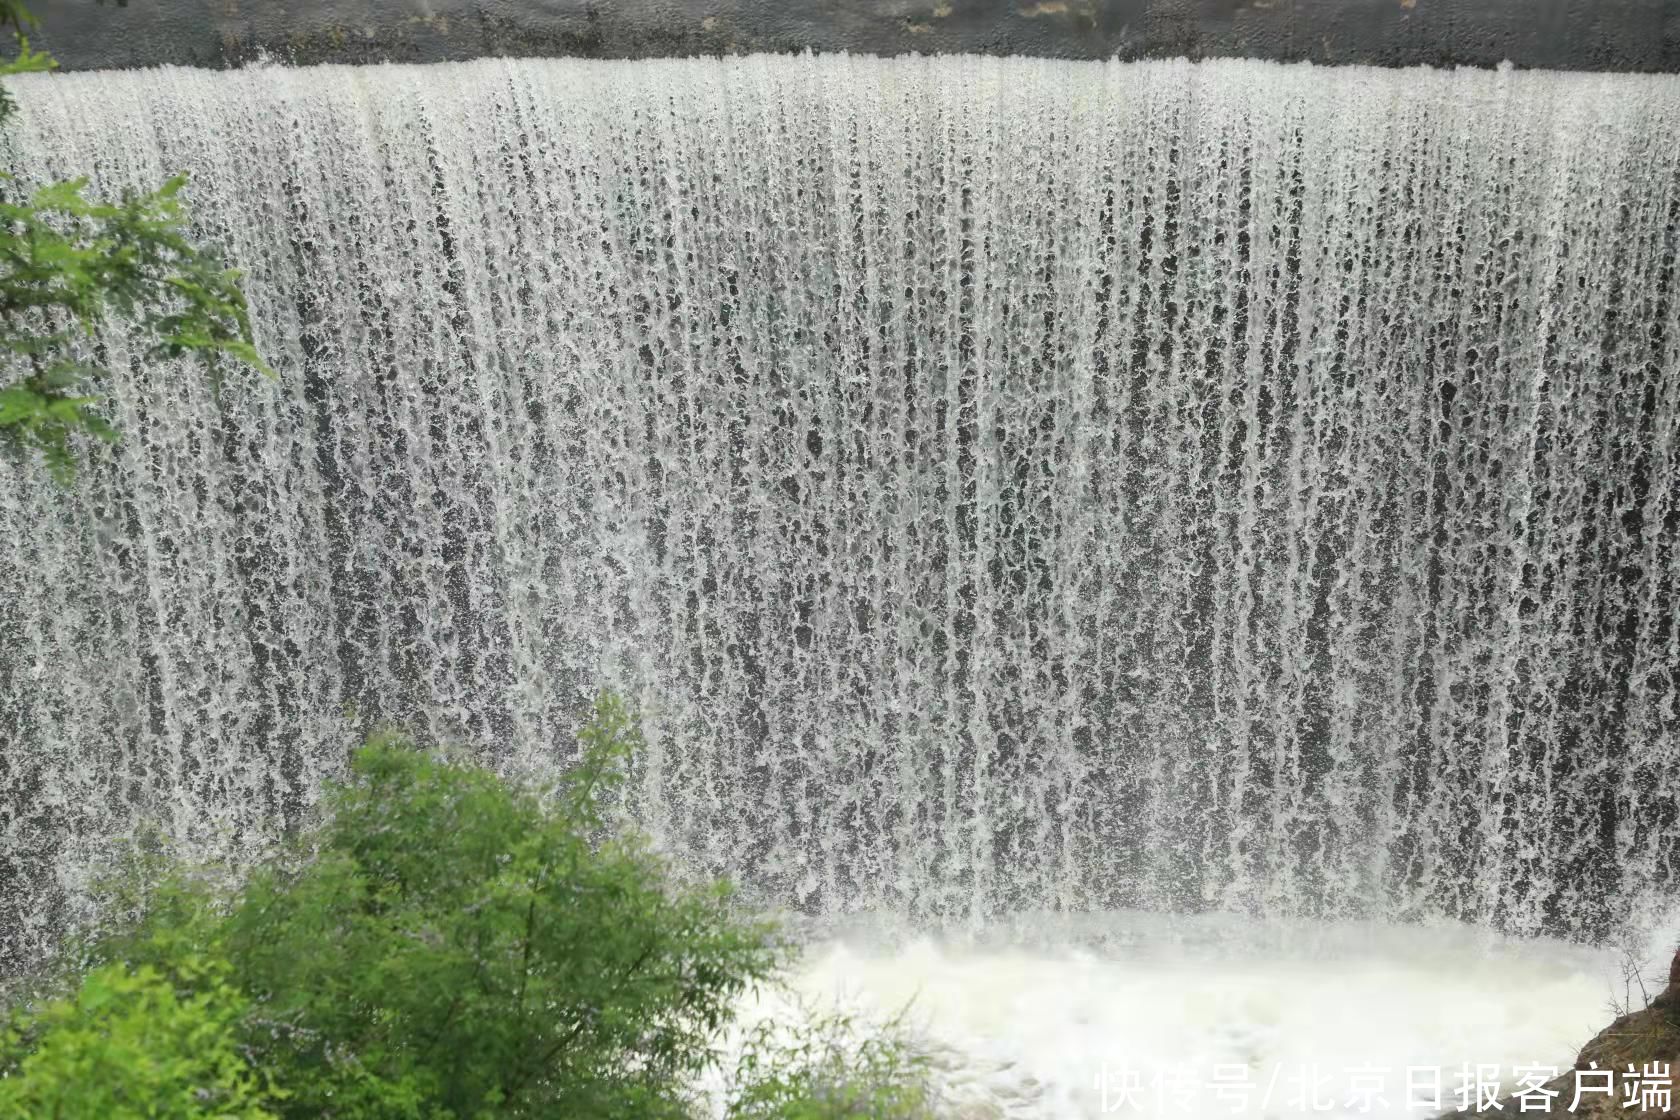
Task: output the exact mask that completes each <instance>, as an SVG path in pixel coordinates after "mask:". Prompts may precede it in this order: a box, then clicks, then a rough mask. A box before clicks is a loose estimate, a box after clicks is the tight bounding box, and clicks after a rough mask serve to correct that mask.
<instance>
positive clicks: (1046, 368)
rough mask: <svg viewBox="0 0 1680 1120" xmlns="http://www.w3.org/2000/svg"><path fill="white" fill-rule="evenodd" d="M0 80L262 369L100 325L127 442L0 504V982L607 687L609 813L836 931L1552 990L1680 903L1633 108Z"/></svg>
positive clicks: (1224, 66) (1386, 96)
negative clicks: (412, 757) (1228, 920)
mask: <svg viewBox="0 0 1680 1120" xmlns="http://www.w3.org/2000/svg"><path fill="white" fill-rule="evenodd" d="M16 90H17V95H18V98H19V101H20V102H21V106H22V112H21V116H20V120H19V123H18V125H17V126H16V128H15V129H13V130H12V131H11V133H10V134H9V135H8V136H7V137H6V138H5V139H4V143H5V144H6V145H8V152H7V155H6V159H7V161H8V162H9V163H10V165H11V166H12V167H13V168H14V169H15V170H16V171H17V172H18V173H19V174H21V175H23V176H25V177H26V178H30V179H40V180H44V179H48V178H51V177H59V176H66V175H71V174H79V173H87V174H89V175H90V176H91V177H92V179H93V180H94V182H95V184H96V186H97V187H99V188H101V189H103V190H106V191H115V190H117V189H120V188H122V187H124V186H135V187H141V186H153V185H156V184H157V183H158V182H160V181H161V180H162V179H163V178H164V177H165V176H166V175H168V174H169V173H172V172H175V171H180V170H185V171H188V172H190V173H191V176H192V180H191V186H190V188H189V193H190V195H191V201H192V207H193V212H194V215H195V218H196V220H197V222H198V224H199V226H200V228H201V231H202V232H203V233H204V235H206V236H207V237H210V238H213V239H215V240H216V241H218V242H219V243H220V244H222V245H223V246H224V247H225V250H226V252H227V255H228V256H229V258H230V259H231V260H232V261H233V262H234V263H235V264H237V265H238V266H239V267H240V268H241V269H243V270H244V271H245V273H246V277H247V281H246V282H247V288H248V291H249V294H250V300H251V311H252V320H253V322H254V324H255V327H256V330H257V334H258V341H259V343H260V346H261V348H262V350H263V351H264V353H265V354H266V355H267V356H268V357H269V359H270V361H271V362H272V364H273V365H274V366H275V368H276V370H277V371H278V374H279V376H278V378H277V379H276V380H274V381H272V382H269V381H263V380H261V379H258V378H256V377H250V378H241V377H236V378H234V379H232V380H230V381H229V382H228V383H227V384H226V385H224V386H223V388H222V391H221V393H220V395H219V396H218V395H216V394H214V393H212V391H211V388H210V386H209V385H208V384H207V383H206V382H205V379H204V378H203V377H202V376H201V375H199V374H197V373H194V372H193V371H191V370H188V369H185V368H177V367H174V366H171V365H170V364H169V363H159V362H155V361H149V360H142V358H143V355H142V354H141V353H140V352H139V351H138V350H136V349H134V348H133V346H131V344H130V341H129V340H128V339H127V338H126V337H123V336H121V335H120V334H112V335H109V336H104V337H102V338H101V339H100V340H98V345H99V346H100V347H102V348H103V352H104V357H105V358H106V359H107V360H108V361H109V362H110V363H111V364H112V365H114V366H115V367H116V368H117V369H118V370H119V376H118V377H117V378H116V382H115V384H114V385H113V386H112V387H111V406H110V407H111V411H112V413H113V418H114V419H115V420H116V422H117V423H118V425H119V426H120V427H121V429H122V430H123V432H124V433H125V439H124V441H123V443H122V444H121V446H120V447H118V448H116V449H115V450H114V452H112V453H109V454H106V455H100V456H95V458H96V460H98V462H97V463H96V464H95V465H93V466H91V467H90V468H89V469H87V470H86V471H84V473H83V475H82V477H81V478H80V480H79V481H78V483H77V484H76V487H75V488H74V490H73V491H70V492H64V491H62V490H60V489H58V488H56V487H55V486H54V484H53V483H52V482H51V481H50V480H49V479H48V478H47V477H46V475H45V472H44V471H43V470H41V469H39V468H38V467H35V466H30V465H16V464H6V466H5V470H6V478H5V485H4V486H0V744H3V749H0V844H3V847H0V894H3V897H0V940H3V944H4V946H5V947H6V950H7V951H9V952H19V953H21V952H23V951H25V950H26V949H28V948H29V947H30V946H32V945H34V944H36V943H37V942H38V941H40V940H41V939H42V938H44V937H45V936H47V935H48V933H49V932H50V928H49V927H51V926H52V925H53V924H54V923H56V922H57V921H59V920H60V918H61V916H62V914H63V913H64V909H63V908H64V907H65V906H69V905H71V903H70V902H64V901H62V900H65V899H71V900H73V899H74V897H75V896H76V892H77V890H78V889H79V883H80V879H79V876H81V875H83V874H84V873H85V872H86V869H87V868H88V867H90V866H92V865H93V863H94V861H95V857H96V855H97V852H98V851H99V849H100V845H101V844H102V843H104V842H105V841H106V840H107V838H109V837H111V836H113V835H120V834H123V833H126V832H128V831H131V830H132V829H133V828H134V827H136V825H137V822H147V823H150V824H152V825H155V826H157V827H161V828H162V829H163V830H164V831H166V832H168V833H169V834H171V835H173V836H175V837H177V838H180V839H182V840H184V841H186V842H188V843H190V844H194V845H199V846H201V847H203V848H204V849H205V850H216V851H237V852H245V853H250V852H254V851H257V850H260V848H261V846H262V844H263V843H264V842H265V838H268V837H271V836H272V835H273V833H274V831H275V828H276V826H277V824H278V823H279V822H283V821H289V820H296V819H298V817H299V815H300V814H301V813H302V812H303V811H304V810H305V809H306V808H307V806H308V805H309V804H310V802H311V801H312V799H313V797H314V794H315V791H316V789H317V788H318V786H319V783H320V781H321V779H322V778H324V777H328V776H331V775H332V774H334V773H336V772H337V771H338V770H339V768H340V767H341V766H342V765H343V762H344V760H345V756H346V752H347V750H348V749H349V747H350V746H351V745H352V744H353V743H354V742H355V741H356V740H357V737H358V735H360V734H361V733H363V732H365V730H366V729H367V728H369V727H370V726H372V725H374V724H377V723H381V722H396V723H400V724H403V725H405V726H407V727H410V728H413V729H414V730H415V731H416V732H417V733H418V734H420V735H421V736H423V737H425V738H427V739H430V740H439V741H451V742H456V743H460V744H464V745H465V746H466V747H467V748H468V749H471V750H473V751H476V752H480V753H482V755H483V756H484V757H486V758H488V759H491V760H493V761H494V762H495V763H496V764H497V765H498V766H501V767H503V768H505V769H507V770H510V771H520V772H531V771H536V772H545V771H547V772H551V771H552V770H553V769H554V768H556V767H559V766H564V765H565V764H566V763H567V761H568V760H569V759H570V758H571V757H572V755H573V751H574V749H575V748H574V747H573V745H572V742H571V738H570V734H571V731H572V729H574V728H575V727H576V725H577V723H578V720H579V719H580V716H581V715H582V713H583V712H584V710H585V708H586V706H587V703H588V700H589V697H590V696H591V695H592V694H593V693H594V691H595V690H596V689H597V688H598V687H601V686H603V685H606V686H611V687H614V688H616V689H618V690H620V691H621V692H623V693H624V694H626V695H627V696H628V697H630V698H631V699H632V700H633V701H634V702H635V703H636V704H637V705H638V706H639V708H640V711H641V713H642V717H643V721H644V726H645V731H646V735H647V740H648V749H647V751H646V753H645V754H644V755H643V756H642V757H641V758H640V759H639V760H638V761H637V771H636V774H635V781H634V788H633V792H632V795H631V802H632V803H631V804H630V805H629V806H628V807H627V808H628V810H629V812H630V813H631V814H632V815H633V817H634V819H635V820H636V821H637V822H638V823H639V825H640V826H641V827H643V828H645V829H646V830H648V831H649V832H650V833H651V834H652V835H653V836H655V837H656V838H657V840H658V841H659V843H660V844H661V845H663V846H664V847H665V848H666V849H667V850H668V851H670V852H671V853H672V854H673V855H674V856H675V857H676V858H677V859H678V860H680V861H681V863H682V865H683V866H684V867H686V868H689V869H692V870H693V871H695V872H697V873H702V874H714V873H727V874H729V875H731V876H732V877H734V878H736V879H737V880H738V881H740V882H741V883H742V884H743V885H744V886H745V888H746V889H747V890H748V892H749V893H750V894H751V895H752V896H753V897H756V898H760V899H763V900H765V901H767V902H770V903H773V904H775V905H778V906H783V907H787V908H790V909H793V910H798V911H803V912H804V913H806V914H808V915H814V916H819V917H822V918H825V919H828V920H837V919H838V918H839V916H841V915H845V914H848V913H857V914H877V915H883V914H884V915H892V916H894V918H895V920H899V921H904V922H909V923H912V924H914V925H916V926H917V928H923V929H929V930H938V929H945V930H949V929H952V928H959V927H960V928H962V929H964V930H968V931H971V932H972V931H974V930H984V929H989V928H993V927H994V926H995V925H996V923H999V922H1003V921H1006V920H1014V919H1015V918H1018V917H1019V916H1020V915H1023V914H1036V913H1047V914H1048V913H1054V914H1059V915H1064V916H1065V915H1081V914H1162V913H1173V914H1179V915H1194V914H1204V915H1217V914H1222V913H1223V914H1232V913H1237V914H1248V915H1251V916H1253V917H1254V918H1255V919H1256V920H1257V921H1260V920H1263V921H1266V922H1273V921H1275V922H1284V923H1303V922H1305V923H1317V926H1315V927H1314V928H1320V927H1322V928H1342V927H1341V926H1338V925H1337V924H1338V923H1341V924H1344V925H1345V924H1346V923H1356V924H1357V923H1379V924H1381V926H1382V928H1390V925H1391V924H1392V923H1405V924H1407V925H1409V926H1416V925H1417V924H1418V923H1425V924H1431V923H1433V924H1437V925H1438V924H1439V923H1442V922H1448V923H1461V924H1462V925H1463V926H1465V927H1467V928H1471V929H1477V930H1483V931H1498V932H1499V933H1501V934H1507V935H1535V934H1545V935H1549V936H1554V937H1560V938H1565V939H1569V940H1574V941H1577V942H1579V941H1594V940H1600V939H1603V938H1606V937H1612V936H1614V935H1615V934H1616V932H1617V931H1619V930H1622V929H1624V928H1627V927H1629V926H1630V925H1637V924H1638V923H1639V922H1640V921H1646V922H1649V921H1650V920H1651V915H1653V914H1654V913H1656V912H1657V911H1658V910H1660V908H1661V906H1662V905H1663V899H1664V898H1665V892H1672V891H1673V889H1674V887H1675V883H1676V878H1677V876H1676V873H1677V870H1680V819H1677V810H1676V799H1677V789H1680V710H1677V704H1680V695H1677V690H1680V681H1677V675H1676V669H1677V666H1680V634H1677V627H1676V624H1675V618H1676V613H1677V610H1676V590H1677V587H1680V552H1677V549H1676V545H1677V541H1680V300H1677V299H1676V296H1677V294H1680V293H1677V290H1676V274H1675V265H1676V252H1677V241H1680V145H1676V144H1675V143H1674V136H1675V135H1676V129H1677V127H1680V78H1675V77H1657V76H1612V75H1598V74H1553V73H1530V72H1512V71H1510V70H1509V69H1506V70H1501V71H1497V72H1489V71H1458V72H1437V71H1428V70H1407V71H1394V70H1376V69H1365V68H1345V69H1324V68H1314V67H1310V66H1299V67H1290V66H1278V65H1272V64H1263V63H1256V62H1207V63H1200V64H1191V63H1187V62H1150V63H1133V64H1119V63H1110V64H1102V63H1067V62H1049V61H1037V60H1029V59H980V58H941V59H898V60H877V59H865V58H851V57H846V56H832V57H821V58H811V57H803V58H793V57H786V58H771V57H754V58H746V59H730V60H722V61H719V60H704V61H681V62H677V61H655V62H633V63H616V62H615V63H604V62H583V61H517V62H514V61H483V62H476V63H470V64H451V65H441V66H429V67H398V66H382V67H368V68H346V67H322V68H311V69H284V68H274V67H257V68H252V69H248V70H244V71H239V72H231V73H208V72H201V71H192V70H178V69H164V70H154V71H145V72H130V73H114V72H113V73H91V74H77V75H69V76H58V77H51V78H46V77H35V78H26V79H23V80H18V81H17V82H16ZM43 900H47V901H43ZM53 900H59V901H53ZM49 903H50V904H49ZM1303 928H1305V927H1303ZM834 951H836V952H843V951H844V950H841V949H836V950H834ZM931 951H932V950H930V952H931ZM997 952H1004V950H997ZM1558 952H1559V953H1560V954H1565V955H1567V953H1571V952H1574V950H1568V951H1567V952H1566V951H1565V950H1564V949H1562V948H1560V949H1559V950H1558ZM813 959H814V960H818V961H819V962H820V960H825V959H831V958H813ZM848 959H849V958H848ZM963 959H964V960H970V959H971V958H967V957H965V958H963ZM975 959H977V958H975ZM985 959H996V958H985ZM1039 959H1040V960H1041V962H1048V961H1050V959H1051V958H1050V957H1049V956H1042V957H1040V958H1039ZM1058 959H1059V958H1058ZM1557 959H1558V960H1562V959H1564V958H1563V957H1561V956H1560V957H1558V958H1557ZM1569 959H1570V960H1573V959H1575V958H1573V957H1571V958H1569ZM1064 963H1065V962H1064ZM812 967H813V968H815V969H817V971H818V972H820V971H821V969H822V968H823V967H826V966H823V965H821V964H820V963H818V964H814V965H813V966H812ZM953 967H954V966H953ZM998 967H999V968H1002V967H1004V966H1002V965H999V966H998ZM1044 967H1045V968H1046V969H1051V968H1052V966H1051V965H1050V964H1048V963H1045V964H1044ZM1055 967H1056V968H1060V967H1061V965H1056V966H1055ZM1068 967H1070V968H1072V967H1074V966H1072V965H1068ZM1458 967H1459V966H1457V965H1455V966H1453V968H1451V969H1443V970H1438V973H1437V974H1438V975H1440V976H1442V977H1450V976H1451V975H1453V974H1454V972H1455V971H1456V970H1457V968H1458ZM1559 967H1560V968H1561V967H1562V966H1561V965H1560V966H1559ZM1566 971H1567V970H1566ZM1266 974H1267V975H1271V976H1276V975H1278V973H1277V972H1276V970H1273V971H1271V972H1269V973H1266ZM999 975H1001V974H999ZM1046 975H1048V973H1046ZM1059 975H1060V974H1059ZM1069 975H1071V974H1069ZM975 982H981V981H975ZM1085 982H1086V981H1078V982H1077V983H1085ZM1446 982H1447V981H1446V980H1445V979H1443V981H1442V983H1443V984H1445V983H1446ZM963 983H965V984H966V983H968V981H964V982H963ZM1069 983H1070V984H1071V983H1076V982H1075V981H1069ZM959 986H961V985H959ZM889 987H890V985H889ZM1583 990H1584V989H1583ZM1578 994H1579V993H1578ZM1601 997H1602V992H1601V991H1599V990H1598V989H1596V988H1594V989H1593V990H1592V992H1591V994H1590V996H1588V997H1582V998H1586V999H1588V1002H1590V1004H1591V1007H1590V1010H1591V1012H1592V1013H1593V1014H1594V1015H1597V1014H1599V1013H1601V1012H1602V1004H1603V999H1602V998H1601ZM1571 1006H1575V1005H1571ZM1581 1006H1585V1005H1584V1004H1583V1005H1581ZM1564 1019H1569V1015H1564ZM1569 1022H1570V1024H1571V1028H1570V1029H1573V1022H1574V1020H1573V1019H1569ZM1575 1041H1577V1042H1578V1041H1579V1039H1578V1038H1577V1039H1575ZM1522 1057H1523V1058H1525V1059H1526V1058H1530V1057H1533V1058H1539V1057H1548V1058H1550V1059H1551V1060H1554V1061H1555V1060H1559V1059H1565V1060H1566V1059H1567V1058H1568V1057H1569V1055H1568V1054H1567V1053H1563V1054H1558V1053H1554V1054H1550V1055H1538V1054H1536V1055H1522ZM1070 1107H1071V1106H1070Z"/></svg>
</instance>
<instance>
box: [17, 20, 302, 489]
mask: <svg viewBox="0 0 1680 1120" xmlns="http://www.w3.org/2000/svg"><path fill="white" fill-rule="evenodd" d="M34 25H35V19H34V17H33V16H32V15H31V14H30V13H29V12H28V11H27V10H26V9H25V8H23V7H22V6H21V5H20V4H18V3H17V2H16V0H0V27H4V28H10V29H11V32H12V34H13V35H14V37H15V38H16V40H17V43H18V55H17V57H15V58H13V59H12V60H11V61H10V62H8V63H5V64H3V65H0V77H3V76H6V75H10V74H18V73H24V72H37V71H44V70H50V69H52V68H53V67H54V66H56V65H57V64H56V63H55V62H54V61H53V59H52V57H51V56H50V55H47V54H44V53H41V52H37V51H35V50H33V49H32V48H31V47H30V45H29V40H28V37H27V34H26V32H27V30H28V29H29V28H31V27H33V26H34ZM15 111H16V105H15V103H14V102H13V101H12V100H11V99H10V97H9V96H8V95H7V94H6V93H5V91H4V88H3V87H0V124H4V122H5V121H6V120H7V119H8V118H9V117H10V116H11V115H12V114H13V113H14V112H15ZM186 182H187V178H186V176H185V175H177V176H175V177H174V178H172V179H170V180H169V181H168V182H166V183H165V184H164V185H163V186H162V187H160V188H158V189H157V190H155V191H152V192H150V193H137V192H127V193H125V194H124V195H123V197H122V199H121V200H120V201H117V202H106V201H101V200H98V199H94V198H89V197H88V195H87V194H86V193H85V192H86V190H87V180H86V179H85V178H84V179H72V180H67V181H64V182H58V183H51V184H48V185H46V186H42V187H37V188H35V189H34V190H32V191H30V190H28V189H27V188H26V187H25V186H24V185H23V184H21V183H19V182H18V180H17V179H16V177H15V176H12V175H10V174H5V173H0V370H3V372H0V447H3V448H6V449H9V450H11V451H13V452H22V453H25V454H28V453H37V452H38V453H40V454H41V455H42V456H43V458H44V459H45V461H46V464H47V466H48V468H49V469H50V470H51V471H52V472H53V474H54V475H55V476H56V477H57V478H58V479H59V480H60V481H63V482H68V481H69V480H70V479H71V478H72V477H73V476H74V473H75V468H76V455H75V450H74V445H73V439H74V437H75V436H76V435H77V434H85V435H89V436H92V437H94V438H96V439H99V440H102V441H104V442H106V443H112V442H115V441H116V439H117V435H118V434H117V432H116V430H115V429H114V428H113V427H112V426H111V424H110V423H109V422H108V421H107V420H106V419H105V418H104V417H102V416H101V415H100V414H99V413H98V411H97V406H98V405H99V403H100V401H101V399H102V397H101V396H100V395H99V394H98V393H97V392H93V391H91V390H94V389H97V388H98V387H99V386H100V385H101V384H103V383H104V382H105V381H106V380H107V379H108V377H109V370H107V369H106V368H105V367H104V366H103V365H101V364H99V363H98V362H96V361H89V360H87V358H86V354H87V353H88V352H89V351H90V350H91V349H92V348H91V347H90V345H89V340H90V339H91V338H92V337H93V336H94V334H95V333H96V331H97V330H98V328H99V327H100V326H102V325H103V324H105V323H106V322H107V321H108V320H110V319H112V318H115V319H119V320H121V321H123V322H125V323H127V324H129V325H130V326H132V327H134V328H136V329H137V330H138V331H139V332H140V333H141V336H142V337H144V338H146V339H147V340H149V343H150V345H149V347H148V349H147V351H146V357H147V358H148V359H159V358H183V357H192V358H197V359H199V360H201V361H202V362H203V363H204V364H205V366H206V367H207V369H208V371H209V374H210V377H211V383H212V388H213V389H215V390H217V391H219V390H220V386H221V381H222V377H223V374H224V371H225V369H226V367H227V365H228V363H229V362H232V363H234V364H238V365H244V366H248V367H250V368H253V369H256V370H258V371H260V372H262V373H264V374H265V375H269V376H272V375H273V371H272V370H270V369H269V367H268V366H267V364H266V363H264V361H263V360H262V357H261V355H260V354H258V352H257V349H256V346H255V343H254V340H253V338H252V334H251V321H250V316H249V312H248V309H247V306H246V302H245V296H244V293H243V292H242V291H241V290H240V287H239V279H240V276H239V273H238V272H237V271H235V270H233V269H230V268H228V267H227V266H226V265H225V264H223V263H222V261H221V259H220V257H219V256H218V255H217V254H216V253H215V252H214V251H212V250H209V249H205V248H202V247H200V246H197V245H195V244H194V243H193V242H192V240H191V238H190V237H189V235H188V232H187V216H186V212H185V210H184V208H183V205H182V199H181V192H182V188H183V187H185V186H186Z"/></svg>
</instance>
